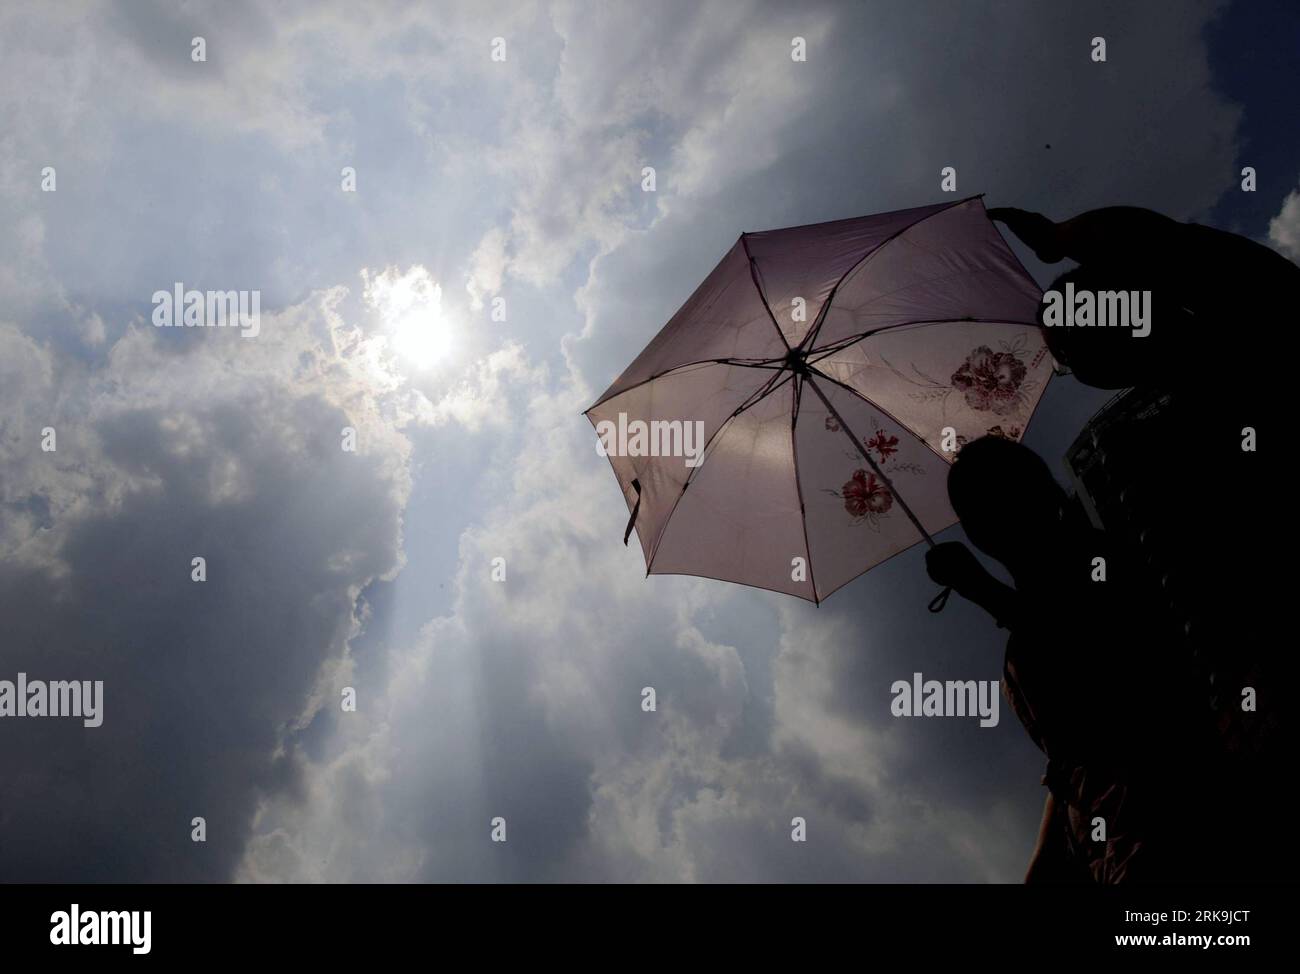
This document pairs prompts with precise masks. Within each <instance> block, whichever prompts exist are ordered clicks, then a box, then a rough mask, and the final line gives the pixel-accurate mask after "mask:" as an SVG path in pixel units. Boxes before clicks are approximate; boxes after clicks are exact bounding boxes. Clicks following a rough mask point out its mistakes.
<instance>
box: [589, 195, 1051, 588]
mask: <svg viewBox="0 0 1300 974" xmlns="http://www.w3.org/2000/svg"><path fill="white" fill-rule="evenodd" d="M1040 297H1041V292H1040V291H1039V289H1038V286H1037V285H1036V284H1035V283H1034V281H1033V279H1032V278H1031V277H1030V276H1029V274H1028V273H1027V272H1026V271H1025V269H1024V268H1023V267H1022V266H1021V264H1020V262H1019V261H1018V260H1017V259H1016V257H1015V255H1014V254H1013V253H1012V252H1011V250H1010V248H1009V247H1008V246H1007V244H1006V242H1005V241H1004V240H1003V239H1002V237H1001V235H1000V234H999V233H998V231H997V229H996V228H995V227H994V226H993V224H992V223H991V222H990V221H989V219H988V217H987V215H986V214H985V210H984V204H983V202H982V201H981V200H980V198H979V197H974V198H971V199H967V200H962V201H960V202H957V203H947V204H940V205H936V206H922V207H916V208H914V209H908V210H899V211H897V212H894V213H882V214H878V215H876V216H866V217H859V218H856V219H851V220H837V221H834V222H831V223H819V224H814V225H811V226H802V227H790V228H787V229H783V230H769V231H765V232H762V233H746V234H742V235H741V237H740V239H739V240H738V241H737V242H736V244H735V246H733V247H732V248H731V250H730V251H728V253H727V255H726V256H725V257H723V259H722V261H721V263H719V264H718V266H717V267H715V268H714V269H713V272H712V273H711V274H709V276H708V277H707V278H706V279H705V281H704V283H703V284H701V285H700V286H699V287H698V288H697V289H696V290H695V293H694V294H692V295H691V297H690V298H689V299H688V300H687V302H686V303H685V304H684V305H683V306H682V307H681V309H680V310H679V311H678V312H677V313H676V314H675V315H674V316H673V317H672V320H670V321H669V322H668V324H667V325H665V326H664V328H663V330H661V331H660V332H659V334H658V335H656V336H655V338H654V340H653V341H651V342H650V344H649V345H648V346H646V348H645V350H644V351H643V352H642V353H641V354H640V355H638V356H637V358H636V360H635V361H634V362H632V364H631V365H630V366H628V368H627V369H626V371H624V372H623V374H622V375H620V376H619V377H618V379H616V380H615V381H614V384H613V385H611V386H610V387H609V388H608V389H607V390H606V391H605V393H604V394H603V395H602V396H601V397H600V398H599V399H598V400H597V401H596V403H595V405H593V406H592V407H591V408H590V409H588V410H587V413H586V415H587V417H588V418H589V419H590V420H591V422H592V423H593V424H594V425H595V427H596V432H597V434H598V436H599V438H600V444H599V447H598V448H599V449H600V450H601V452H603V453H604V454H605V455H606V456H608V457H609V461H610V463H611V464H612V465H613V468H614V473H615V475H616V476H617V477H618V482H619V485H620V486H621V487H622V489H623V496H624V499H625V500H626V502H627V505H628V510H629V513H630V516H631V519H630V520H629V522H628V532H627V534H625V536H624V542H625V543H626V541H627V536H628V534H630V533H631V531H632V529H633V527H635V529H636V533H637V537H638V539H639V540H640V542H641V550H642V553H643V554H644V556H645V562H646V573H647V574H651V573H654V574H679V575H700V576H704V577H708V578H717V579H723V580H726V581H731V582H738V583H740V584H743V585H752V586H756V587H758V588H765V589H770V590H773V591H777V592H785V593H788V594H790V595H797V596H799V597H800V598H804V599H808V600H810V601H813V602H820V601H821V600H822V599H824V598H826V597H827V596H828V595H830V594H831V593H832V592H834V591H835V590H836V589H838V588H840V587H841V586H843V585H844V584H846V583H847V582H849V581H851V580H852V579H853V578H855V577H857V576H858V575H860V574H862V573H863V572H865V571H867V570H868V569H870V568H873V567H874V566H876V565H878V564H880V563H881V562H882V561H884V560H885V559H887V558H889V557H890V556H891V555H894V554H897V553H898V552H900V551H902V550H904V549H905V548H908V547H911V546H912V545H913V544H916V543H917V542H918V541H921V540H924V541H927V542H929V543H930V544H933V543H934V542H933V540H932V537H931V536H932V535H934V534H936V533H937V532H939V531H940V530H942V529H943V528H945V527H948V526H949V525H951V524H952V523H954V522H955V521H956V516H955V515H954V514H953V512H952V509H951V508H950V507H949V505H948V499H947V489H946V476H947V470H948V464H949V463H951V461H952V458H953V457H954V456H955V455H956V452H957V451H958V450H959V449H960V448H961V446H962V444H964V443H965V442H966V441H968V440H971V439H974V438H976V437H979V436H987V435H993V436H1004V437H1007V438H1009V439H1013V440H1019V439H1020V438H1021V437H1022V436H1023V434H1024V430H1025V426H1026V424H1027V423H1028V421H1029V418H1030V416H1031V415H1032V413H1033V411H1034V407H1035V406H1036V405H1037V404H1038V400H1039V398H1040V397H1041V396H1042V394H1043V389H1044V387H1045V386H1046V384H1047V380H1048V378H1049V377H1050V375H1051V358H1050V357H1049V355H1048V353H1047V348H1046V345H1045V344H1044V342H1043V338H1042V335H1041V332H1040V330H1039V327H1038V324H1037V320H1036V318H1037V311H1038V303H1039V300H1040Z"/></svg>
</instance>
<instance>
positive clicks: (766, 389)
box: [645, 372, 794, 577]
mask: <svg viewBox="0 0 1300 974" xmlns="http://www.w3.org/2000/svg"><path fill="white" fill-rule="evenodd" d="M793 375H794V373H790V374H789V375H787V376H786V378H784V379H781V373H780V372H778V373H777V374H776V375H774V376H772V378H771V379H769V380H768V381H767V383H766V384H765V385H764V386H763V387H762V388H761V389H759V390H758V391H757V392H756V393H754V394H753V395H751V396H750V397H749V398H748V399H746V400H745V401H744V402H742V403H741V404H740V405H739V406H737V407H736V408H735V410H733V411H732V413H731V415H730V416H728V417H727V418H726V419H724V420H723V421H722V422H721V423H719V424H718V428H717V429H716V430H714V431H713V435H712V436H710V437H709V441H708V442H707V443H705V444H704V449H703V450H701V451H700V465H699V466H698V467H692V468H691V472H690V473H689V474H687V475H686V480H685V482H684V483H683V484H682V489H681V492H680V493H678V495H677V499H676V500H675V501H673V506H672V508H671V509H670V510H669V511H668V516H667V517H665V518H664V523H663V527H661V528H660V529H659V536H658V537H657V538H655V544H654V548H653V549H651V551H650V558H649V559H648V560H647V561H646V563H645V573H646V576H647V577H648V576H649V575H650V569H651V568H653V567H654V563H655V557H656V556H657V555H658V554H659V545H660V543H661V542H662V541H663V538H664V532H665V531H667V530H668V525H669V524H670V523H671V522H672V519H673V515H674V514H676V513H677V505H678V504H680V503H681V502H682V498H683V497H685V496H686V488H687V487H689V486H690V485H691V482H692V481H693V480H694V479H695V475H696V474H697V473H699V472H700V471H701V470H703V469H704V464H705V463H707V462H708V457H709V447H711V446H712V445H713V441H714V440H716V439H717V438H718V437H720V436H721V435H722V434H723V431H725V430H726V429H727V427H729V426H730V425H731V421H732V420H733V419H735V418H736V417H737V416H739V415H740V414H741V413H743V412H744V411H745V410H746V409H750V408H752V407H753V406H755V405H757V404H758V403H759V402H761V401H762V400H763V399H765V398H767V397H768V396H769V395H771V394H772V393H773V392H776V390H777V389H779V388H780V387H781V386H783V385H785V384H786V383H787V382H789V381H790V379H791V378H792V377H793ZM777 379H781V381H780V382H777Z"/></svg>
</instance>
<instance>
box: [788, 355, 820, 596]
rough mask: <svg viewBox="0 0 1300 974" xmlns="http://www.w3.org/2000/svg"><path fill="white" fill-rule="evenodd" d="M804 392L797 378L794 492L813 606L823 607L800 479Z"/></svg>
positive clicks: (792, 422)
mask: <svg viewBox="0 0 1300 974" xmlns="http://www.w3.org/2000/svg"><path fill="white" fill-rule="evenodd" d="M802 392H803V385H802V383H801V382H800V381H799V376H798V375H796V376H795V382H794V408H793V410H792V412H791V414H790V452H791V454H793V455H794V490H795V494H796V495H797V496H798V497H799V523H800V524H801V525H802V526H803V550H804V552H805V553H806V554H807V555H808V584H809V585H811V586H812V593H813V605H821V604H822V603H821V598H820V597H819V596H818V594H817V576H816V575H815V574H814V573H813V556H812V543H811V542H810V541H809V540H808V511H807V509H806V508H805V507H804V503H803V484H802V482H801V481H800V479H799V442H798V437H796V436H795V430H796V429H798V426H799V401H800V398H801V395H802Z"/></svg>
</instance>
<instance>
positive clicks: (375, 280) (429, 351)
mask: <svg viewBox="0 0 1300 974" xmlns="http://www.w3.org/2000/svg"><path fill="white" fill-rule="evenodd" d="M362 276H363V278H364V279H365V282H366V288H365V300H366V304H368V305H369V306H370V307H371V308H372V309H373V310H374V312H375V314H376V315H377V317H378V319H379V326H380V331H381V333H382V334H384V335H385V336H387V338H388V343H389V346H390V347H391V348H392V349H393V351H395V352H396V353H397V354H398V355H399V356H400V357H401V358H402V360H403V361H405V362H406V363H407V364H408V365H409V366H411V367H412V368H414V369H417V370H424V369H430V368H432V367H433V366H435V365H437V364H438V363H439V362H441V361H443V360H444V359H446V358H447V357H448V356H449V355H450V354H451V352H452V350H453V349H454V347H455V330H454V328H453V327H452V322H451V321H450V320H449V319H448V318H447V317H446V315H444V314H443V312H442V286H441V285H440V284H438V283H437V282H436V281H434V279H433V277H432V276H431V275H430V274H429V272H428V270H426V269H425V268H424V267H422V266H421V265H419V264H416V265H414V266H413V267H411V269H410V270H408V271H407V272H406V273H405V274H399V273H398V271H397V269H396V268H394V267H390V268H387V269H386V270H384V271H383V272H381V273H379V274H376V275H374V276H373V277H372V276H371V275H370V274H369V272H367V271H362Z"/></svg>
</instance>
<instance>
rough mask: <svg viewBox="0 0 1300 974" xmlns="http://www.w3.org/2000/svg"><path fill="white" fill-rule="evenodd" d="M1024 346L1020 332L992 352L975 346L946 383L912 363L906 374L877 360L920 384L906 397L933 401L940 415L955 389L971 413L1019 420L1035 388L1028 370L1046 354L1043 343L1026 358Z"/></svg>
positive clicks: (946, 410)
mask: <svg viewBox="0 0 1300 974" xmlns="http://www.w3.org/2000/svg"><path fill="white" fill-rule="evenodd" d="M1028 345H1029V341H1028V338H1027V337H1026V336H1025V335H1023V334H1022V335H1017V336H1016V337H1015V338H1014V339H1012V340H1011V341H1000V342H998V349H997V350H996V351H995V350H994V349H993V348H992V347H991V346H989V345H978V346H976V347H975V348H973V349H971V351H970V353H969V354H968V355H967V356H966V360H965V361H964V362H962V364H961V365H959V366H958V367H957V369H956V370H955V371H954V372H953V374H952V375H951V376H950V377H949V379H948V381H947V382H941V381H939V380H938V379H935V378H933V377H931V376H928V375H926V374H925V373H924V372H922V371H921V370H920V369H918V368H917V367H916V365H914V364H913V365H911V366H910V368H911V370H912V373H913V374H912V375H908V374H907V373H905V372H903V371H901V370H900V369H898V368H896V367H894V366H893V365H891V364H890V363H889V362H888V360H886V359H884V358H883V357H882V358H881V361H882V362H883V363H884V365H885V366H886V368H888V369H889V370H890V371H891V372H893V373H894V374H895V375H896V376H898V377H899V378H900V379H902V380H904V381H905V382H908V383H910V384H911V385H914V386H918V387H920V389H921V390H922V391H920V392H914V393H912V394H911V395H910V397H909V398H911V399H914V400H917V401H920V402H936V401H937V402H939V404H940V406H941V408H942V409H943V413H944V415H947V412H948V402H949V399H950V397H951V396H952V394H953V393H955V392H956V393H961V396H962V400H963V401H964V402H965V404H966V406H967V407H968V408H970V409H972V410H974V411H975V412H978V413H992V414H993V415H994V416H998V417H1008V418H1011V419H1022V418H1024V417H1025V414H1026V412H1027V406H1028V405H1029V404H1030V403H1031V402H1033V401H1034V400H1035V399H1036V396H1034V393H1036V392H1037V391H1038V387H1039V382H1038V380H1037V379H1029V378H1027V376H1028V374H1029V370H1030V369H1034V368H1037V367H1038V365H1039V363H1040V362H1042V360H1043V357H1044V356H1045V355H1046V354H1047V346H1046V345H1043V346H1041V347H1040V348H1039V349H1038V350H1037V351H1036V352H1035V353H1034V355H1033V358H1032V359H1029V348H1028ZM1027 359H1028V362H1026V360H1027ZM995 428H997V427H995ZM990 432H991V431H990Z"/></svg>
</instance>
